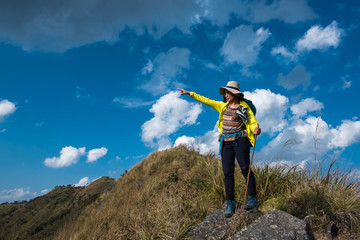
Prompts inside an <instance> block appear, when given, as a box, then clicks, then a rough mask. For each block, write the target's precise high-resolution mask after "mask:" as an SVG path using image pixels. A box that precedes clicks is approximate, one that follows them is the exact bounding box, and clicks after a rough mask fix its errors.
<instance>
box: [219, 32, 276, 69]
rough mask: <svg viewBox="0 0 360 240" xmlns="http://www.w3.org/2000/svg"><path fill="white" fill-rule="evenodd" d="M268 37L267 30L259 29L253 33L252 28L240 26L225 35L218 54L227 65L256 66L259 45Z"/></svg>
mask: <svg viewBox="0 0 360 240" xmlns="http://www.w3.org/2000/svg"><path fill="white" fill-rule="evenodd" d="M270 35H271V33H270V32H269V30H268V29H263V28H259V29H258V30H257V31H254V30H253V28H252V26H246V25H241V26H239V27H237V28H235V29H234V30H232V31H231V32H229V33H228V34H227V36H226V39H225V40H224V44H223V46H222V48H221V49H220V53H221V55H223V56H224V58H225V62H227V63H230V64H231V63H234V62H236V63H238V64H240V65H242V66H244V67H249V66H252V65H254V64H256V60H257V57H258V54H259V52H260V50H261V47H262V46H261V45H262V44H263V43H264V42H265V41H266V39H268V37H269V36H270Z"/></svg>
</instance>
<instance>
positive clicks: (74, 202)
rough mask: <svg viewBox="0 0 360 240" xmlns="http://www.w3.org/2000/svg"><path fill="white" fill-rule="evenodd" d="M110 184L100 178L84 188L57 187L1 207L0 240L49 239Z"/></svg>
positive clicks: (108, 179)
mask: <svg viewBox="0 0 360 240" xmlns="http://www.w3.org/2000/svg"><path fill="white" fill-rule="evenodd" d="M113 184H114V179H111V178H107V177H103V178H100V179H98V180H96V181H94V182H93V183H92V184H90V185H89V186H87V187H72V186H67V187H65V186H62V187H56V188H55V189H54V190H53V191H51V192H49V193H48V194H46V195H44V196H41V197H38V198H35V199H33V200H30V201H29V202H21V203H11V204H1V205H0V239H4V240H7V239H51V238H52V237H53V235H54V233H55V232H56V231H57V229H58V228H59V227H61V226H63V224H64V221H65V220H67V219H72V218H77V216H79V215H81V214H82V211H83V209H84V207H85V206H87V205H88V204H90V203H91V202H93V201H94V200H95V199H97V198H98V197H99V196H100V195H101V194H102V193H103V192H104V191H107V190H108V189H109V188H111V186H112V185H113Z"/></svg>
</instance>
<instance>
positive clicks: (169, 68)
mask: <svg viewBox="0 0 360 240" xmlns="http://www.w3.org/2000/svg"><path fill="white" fill-rule="evenodd" d="M189 57H190V51H189V50H188V49H186V48H177V47H175V48H171V49H170V50H169V51H168V52H166V53H160V54H158V55H157V56H156V57H155V59H154V61H153V66H152V70H151V71H143V74H144V77H145V78H147V77H149V79H147V80H146V81H145V83H144V84H143V85H142V86H141V89H143V90H145V91H148V92H150V93H152V94H153V95H154V96H159V95H162V94H164V93H167V92H169V91H170V90H171V89H173V88H176V87H179V86H181V84H180V83H179V81H178V80H179V79H180V78H181V77H184V74H185V70H186V69H188V68H190V62H189ZM147 65H148V64H147ZM145 67H146V66H145Z"/></svg>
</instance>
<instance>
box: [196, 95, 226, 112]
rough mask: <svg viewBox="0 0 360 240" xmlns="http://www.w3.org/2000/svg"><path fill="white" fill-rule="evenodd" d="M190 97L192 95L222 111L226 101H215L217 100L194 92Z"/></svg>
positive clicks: (197, 99)
mask: <svg viewBox="0 0 360 240" xmlns="http://www.w3.org/2000/svg"><path fill="white" fill-rule="evenodd" d="M190 97H192V98H193V99H195V100H196V101H199V102H201V103H203V104H205V105H207V106H209V107H211V108H213V109H215V110H216V111H218V112H220V111H221V109H222V107H223V106H224V103H223V102H222V101H215V100H212V99H210V98H207V97H203V96H201V95H199V94H196V93H194V92H190Z"/></svg>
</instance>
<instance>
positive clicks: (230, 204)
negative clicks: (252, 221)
mask: <svg viewBox="0 0 360 240" xmlns="http://www.w3.org/2000/svg"><path fill="white" fill-rule="evenodd" d="M235 208H236V202H235V201H232V200H228V201H227V206H226V209H225V212H224V214H225V217H226V218H229V217H231V216H232V215H233V214H234V212H235Z"/></svg>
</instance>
